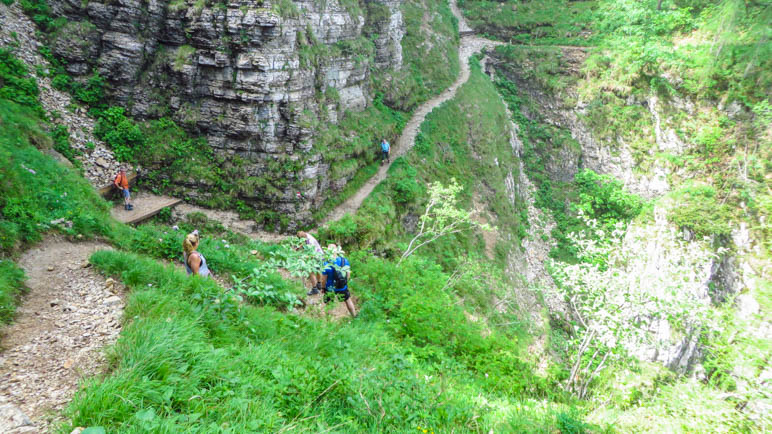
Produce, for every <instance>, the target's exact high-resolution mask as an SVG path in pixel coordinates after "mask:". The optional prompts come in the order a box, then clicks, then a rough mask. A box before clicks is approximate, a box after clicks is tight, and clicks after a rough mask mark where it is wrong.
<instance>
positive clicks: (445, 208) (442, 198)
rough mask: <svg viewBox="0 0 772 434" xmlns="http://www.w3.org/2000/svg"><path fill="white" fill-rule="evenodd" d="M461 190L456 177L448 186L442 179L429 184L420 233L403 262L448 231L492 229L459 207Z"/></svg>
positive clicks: (404, 254) (414, 238) (413, 240)
mask: <svg viewBox="0 0 772 434" xmlns="http://www.w3.org/2000/svg"><path fill="white" fill-rule="evenodd" d="M461 190H462V187H461V186H460V185H459V184H458V183H457V182H456V180H455V179H451V181H450V185H448V186H447V187H446V186H444V185H442V184H441V183H439V182H435V183H432V184H430V185H429V203H427V204H426V210H425V211H424V214H423V215H422V216H421V218H420V220H419V221H420V224H419V226H418V233H417V234H416V235H415V236H414V237H413V239H412V240H410V243H409V244H408V246H407V249H405V252H404V253H402V257H401V258H400V259H399V262H400V263H402V261H404V260H405V259H407V258H408V257H409V256H410V255H412V254H413V253H415V251H416V250H418V249H419V248H421V247H423V246H425V245H427V244H429V243H431V242H433V241H436V240H437V239H439V238H441V237H444V236H446V235H450V234H455V233H458V232H462V231H467V230H471V229H474V228H479V229H482V230H486V231H487V230H491V227H490V226H489V225H488V224H486V223H481V222H477V221H475V220H474V219H473V218H474V214H475V213H474V212H472V211H467V210H465V209H461V208H459V206H458V197H457V196H458V193H460V192H461Z"/></svg>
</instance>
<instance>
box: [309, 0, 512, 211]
mask: <svg viewBox="0 0 772 434" xmlns="http://www.w3.org/2000/svg"><path fill="white" fill-rule="evenodd" d="M450 9H451V11H452V12H453V15H455V16H456V18H458V23H459V24H458V27H459V29H463V30H462V31H471V30H472V29H471V28H470V27H469V26H468V25H467V24H466V21H465V20H464V17H463V16H462V15H461V12H460V11H459V9H458V7H457V6H456V2H455V0H453V1H451V2H450ZM496 45H504V43H503V42H498V41H491V40H489V39H485V38H481V37H479V36H474V35H470V36H463V37H462V38H461V43H460V44H459V47H458V61H459V66H460V68H461V72H460V73H459V75H458V78H456V81H455V82H453V84H452V85H450V87H449V88H447V89H445V90H444V91H443V92H442V93H441V94H439V95H437V96H436V97H434V98H432V99H430V100H429V101H426V102H425V103H423V104H421V105H420V106H419V107H418V108H417V109H416V111H415V112H414V113H413V116H412V117H411V118H410V120H409V121H408V122H407V125H405V129H404V130H402V135H401V136H400V137H399V139H398V140H397V143H396V146H392V150H391V163H389V164H387V165H383V166H381V167H380V168H379V169H378V172H377V173H376V174H375V175H373V177H372V178H370V179H369V180H368V181H367V182H366V183H365V184H364V185H363V186H362V187H361V188H360V189H359V190H357V192H356V193H354V194H353V195H352V196H351V197H350V198H348V199H347V200H346V201H345V202H343V203H342V204H340V205H338V206H337V207H336V208H335V209H334V210H332V211H331V212H330V213H329V214H328V215H327V217H325V219H324V221H323V222H322V224H325V223H328V222H331V221H335V220H338V219H340V218H341V217H343V216H344V215H345V214H354V213H356V211H357V210H358V209H359V207H360V206H362V202H364V200H365V198H367V196H369V195H370V193H372V192H373V190H374V189H375V186H377V185H378V184H380V182H381V181H383V180H384V179H386V173H387V172H388V170H389V167H391V165H392V164H394V160H396V159H397V158H398V157H400V156H402V155H405V153H407V152H408V151H409V150H410V149H412V148H413V145H414V144H415V138H416V136H417V135H418V131H419V129H420V128H421V124H422V123H423V122H424V120H425V119H426V116H427V115H428V114H429V113H431V111H432V110H434V109H435V108H436V107H439V106H440V105H441V104H442V103H444V102H445V101H448V100H450V99H452V98H453V97H454V96H455V95H456V92H457V91H458V89H459V88H460V87H461V86H463V85H464V83H466V82H467V80H469V58H470V57H472V55H474V54H475V53H478V52H480V51H481V50H482V49H484V48H490V47H494V46H496Z"/></svg>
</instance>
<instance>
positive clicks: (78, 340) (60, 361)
mask: <svg viewBox="0 0 772 434" xmlns="http://www.w3.org/2000/svg"><path fill="white" fill-rule="evenodd" d="M109 248H110V247H109V246H107V245H105V244H102V243H96V242H85V243H70V242H66V241H58V240H56V239H53V238H52V239H49V240H48V241H44V242H42V243H41V244H40V245H39V246H37V247H35V248H33V249H30V250H28V251H27V252H26V253H25V254H24V256H22V258H21V260H20V261H19V265H20V266H21V267H22V268H23V269H24V271H25V273H26V274H27V278H28V280H27V286H28V287H29V293H28V294H27V295H26V296H25V297H24V300H23V302H22V304H21V306H20V307H19V309H18V311H17V316H16V318H15V321H14V322H13V323H12V324H11V325H9V326H7V327H6V328H5V329H4V330H2V339H1V340H0V431H2V432H12V433H22V432H36V433H37V432H47V431H49V430H51V429H52V427H53V425H54V424H55V423H56V422H58V421H59V420H58V418H59V417H60V410H61V409H62V408H64V407H65V405H66V404H67V403H68V402H69V401H70V399H71V398H72V396H73V394H74V393H75V391H76V390H77V387H78V382H80V381H81V380H83V379H85V378H89V377H92V376H94V375H98V374H100V373H102V372H103V370H104V368H105V357H104V354H103V353H102V351H101V349H102V348H103V347H105V346H107V345H110V344H112V343H114V342H115V340H116V339H117V337H118V334H119V332H120V330H121V316H122V315H123V306H124V300H123V294H124V287H123V285H122V284H120V283H119V282H114V281H113V280H112V279H105V278H104V277H103V276H102V275H100V274H99V273H97V272H96V270H94V268H93V267H91V266H90V265H89V263H88V258H89V256H90V255H91V253H93V252H95V251H97V250H101V249H109Z"/></svg>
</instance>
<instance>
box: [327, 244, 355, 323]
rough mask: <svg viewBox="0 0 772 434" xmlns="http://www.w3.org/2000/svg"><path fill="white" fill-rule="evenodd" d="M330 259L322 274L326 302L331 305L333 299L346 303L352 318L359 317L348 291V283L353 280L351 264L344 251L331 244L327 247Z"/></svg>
mask: <svg viewBox="0 0 772 434" xmlns="http://www.w3.org/2000/svg"><path fill="white" fill-rule="evenodd" d="M327 252H328V254H330V253H331V255H330V259H329V260H328V261H327V262H325V263H324V266H325V268H324V271H323V272H322V283H323V285H322V286H323V287H324V291H323V292H324V302H325V303H329V302H330V301H332V299H333V298H335V299H337V300H341V299H342V301H343V302H345V303H346V309H348V313H350V314H351V317H352V318H355V317H356V316H357V312H356V309H355V308H354V300H352V299H351V293H350V292H349V290H348V281H349V279H350V278H351V268H350V267H351V264H350V263H349V262H348V259H346V258H344V257H343V253H344V252H343V249H341V248H340V247H338V246H336V245H335V244H330V245H328V246H327Z"/></svg>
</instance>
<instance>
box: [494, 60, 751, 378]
mask: <svg viewBox="0 0 772 434" xmlns="http://www.w3.org/2000/svg"><path fill="white" fill-rule="evenodd" d="M489 54H490V56H491V59H490V60H489V61H488V62H487V73H488V74H489V75H491V76H492V77H494V79H495V76H496V74H501V75H503V76H504V77H506V78H507V79H508V80H510V81H512V82H514V83H515V84H516V86H517V90H518V92H519V93H520V94H521V96H522V97H523V100H524V103H523V104H522V105H521V111H522V114H523V115H524V116H525V118H526V119H529V120H531V121H534V122H540V123H544V124H547V125H551V126H554V127H557V128H559V129H562V130H564V131H566V132H567V133H568V134H570V137H571V138H572V139H573V141H570V140H565V141H562V142H556V143H552V146H553V147H552V148H551V149H548V150H546V151H545V150H541V151H540V152H546V153H547V154H548V155H544V157H545V160H546V167H545V169H546V172H547V174H548V176H549V178H550V179H551V180H552V181H562V182H568V181H571V180H573V178H574V175H575V174H576V173H577V172H578V171H579V170H580V169H582V168H589V169H592V170H594V171H595V172H598V173H605V174H610V175H613V176H614V177H616V178H618V179H620V180H622V181H623V182H624V183H625V186H626V187H627V188H628V189H629V190H631V191H632V192H635V193H636V194H639V195H641V196H643V197H646V198H649V199H656V198H661V197H663V195H665V194H666V193H667V192H668V191H669V190H670V188H671V187H670V185H669V182H668V176H669V175H672V174H673V172H671V171H672V170H673V169H672V167H658V166H657V165H656V164H655V165H653V166H649V167H647V170H643V169H641V167H639V166H640V165H639V163H638V162H637V161H636V158H635V157H634V155H633V153H634V151H635V150H634V149H633V147H632V146H630V144H629V143H626V142H625V141H624V139H622V138H621V134H620V135H619V136H617V137H616V138H615V140H608V139H607V138H603V137H599V134H597V133H596V132H594V131H593V130H592V128H591V126H590V125H588V122H587V120H586V119H587V116H586V115H587V113H588V105H587V104H586V103H582V102H581V98H580V96H579V94H578V92H577V89H576V87H575V86H568V87H566V88H563V89H561V91H560V92H556V91H555V90H554V89H549V88H547V87H546V86H545V85H544V83H540V82H539V80H537V79H534V73H533V71H534V69H535V68H536V66H535V64H534V62H533V61H532V60H530V59H527V58H526V59H525V60H524V61H523V62H522V63H519V62H516V61H513V60H512V58H511V57H510V58H507V57H505V56H501V55H500V53H495V52H493V53H489ZM560 56H561V66H562V69H561V70H560V71H558V72H553V73H559V74H563V75H564V76H566V77H570V76H574V77H576V75H577V74H578V71H579V69H580V67H581V64H582V62H583V61H584V57H585V56H584V52H583V50H581V49H570V48H568V49H564V50H563V52H562V54H561V55H560ZM525 101H528V102H525ZM626 103H627V104H628V105H629V106H633V107H636V108H641V107H642V109H640V112H641V113H645V115H646V116H650V119H647V124H648V125H650V126H651V131H650V137H649V139H650V140H651V144H652V146H651V148H650V149H649V151H648V152H649V153H652V157H653V153H656V152H670V153H673V154H675V155H679V154H682V153H684V152H685V151H686V150H687V145H686V144H684V143H683V141H682V140H681V139H680V138H679V137H678V135H677V134H676V133H675V131H674V130H673V128H672V127H670V126H669V125H670V123H669V119H668V118H669V117H671V116H673V114H674V113H681V114H684V113H685V114H687V115H692V114H694V112H695V107H694V104H691V103H690V102H689V101H685V100H679V99H673V100H670V101H668V102H663V101H660V100H659V99H658V98H657V97H656V96H654V95H652V96H650V97H649V98H647V99H645V100H638V99H635V98H632V97H631V98H629V99H628V101H626ZM630 127H631V128H632V126H630ZM515 128H516V129H517V126H516V127H515ZM513 149H515V150H516V151H517V153H518V155H521V156H522V154H523V152H524V146H523V144H522V142H520V140H518V139H517V137H516V135H515V137H514V140H513ZM651 159H653V158H651ZM676 174H677V173H676ZM512 185H513V187H512V194H517V195H520V196H522V197H524V198H525V202H526V203H531V202H532V197H533V196H534V193H533V191H532V190H533V185H532V183H531V181H530V180H529V179H528V177H527V175H526V171H525V170H522V169H521V177H520V179H519V180H518V182H514V180H513V182H512ZM665 197H668V196H665ZM675 206H678V205H677V204H676V203H673V201H672V200H667V199H662V200H659V201H657V202H656V207H655V209H654V211H653V213H654V216H655V218H654V219H653V220H652V221H636V222H634V223H633V224H632V225H631V226H630V227H629V229H628V232H627V233H628V235H627V240H626V242H625V244H624V248H625V249H629V250H631V251H642V252H646V254H645V256H646V260H645V263H646V264H647V266H651V267H654V268H655V269H664V263H665V262H666V261H667V256H668V255H669V254H670V253H671V252H667V251H664V252H663V251H662V246H661V243H660V239H659V238H658V236H657V235H658V234H662V233H666V232H670V231H675V230H676V229H675V227H673V225H672V224H670V223H669V222H668V221H667V218H666V217H665V215H666V214H667V213H668V211H669V209H670V208H672V207H675ZM528 217H529V222H532V225H533V224H535V226H534V227H535V228H536V233H537V234H538V233H549V232H550V230H551V228H552V227H553V226H554V221H552V217H551V216H549V215H546V214H545V213H543V212H541V210H538V209H536V208H534V207H533V206H529V210H528ZM682 235H683V237H682V238H683V239H685V242H686V243H688V245H689V248H690V249H699V250H700V251H705V252H708V251H712V249H713V248H715V246H716V245H721V244H723V245H732V246H733V247H734V250H736V251H732V250H731V249H729V250H725V249H720V251H721V253H720V254H718V255H716V256H715V257H714V258H713V259H712V260H710V261H709V263H708V264H707V265H706V267H705V269H703V270H700V273H701V275H702V277H703V280H702V282H703V283H702V284H701V285H698V286H699V287H695V288H693V291H692V292H691V293H689V294H687V295H686V296H687V297H688V298H689V299H690V300H691V302H692V303H694V305H695V306H697V305H710V304H713V305H719V304H720V303H723V302H725V301H727V300H730V299H731V298H732V297H733V296H735V295H737V294H738V293H740V291H742V290H743V288H748V287H750V285H751V284H750V283H749V282H750V280H751V276H752V274H753V273H752V272H750V271H749V270H750V268H749V266H748V265H747V263H746V262H744V261H743V260H742V259H741V256H740V254H741V252H748V251H750V250H751V249H753V248H758V246H755V247H754V243H753V242H752V241H751V239H750V236H749V235H747V228H745V225H744V224H743V225H742V226H741V227H740V228H737V229H735V230H734V231H733V233H732V241H729V240H721V239H713V240H712V243H705V242H701V240H696V239H695V236H694V234H691V233H689V232H688V231H687V232H686V233H684V234H682ZM710 245H712V246H713V248H711V247H709V246H710ZM523 247H524V251H523V252H522V253H521V254H519V255H517V254H515V255H512V257H511V258H510V262H511V265H512V266H513V267H514V268H515V269H516V270H518V271H520V272H523V270H524V275H525V276H524V277H525V278H526V280H527V281H528V283H529V284H530V285H531V287H537V288H541V289H542V290H543V292H544V294H545V302H546V305H547V307H548V308H549V310H550V314H551V316H552V318H553V319H565V318H567V316H570V315H571V313H570V308H569V307H568V306H567V305H566V304H565V303H564V302H562V299H561V297H555V291H553V289H554V282H553V281H552V278H551V277H550V275H549V274H548V273H547V271H546V269H545V268H544V262H545V261H546V260H547V258H548V253H549V249H550V245H549V242H548V241H546V240H542V239H539V238H538V237H537V236H536V235H532V237H531V239H526V240H524V241H523ZM649 321H650V323H651V327H650V332H651V342H650V345H643V346H641V347H639V348H637V350H636V352H635V355H636V356H637V357H638V358H639V359H641V360H650V361H655V362H659V363H662V364H663V365H665V366H667V367H669V368H671V369H673V370H675V371H677V372H679V373H687V372H693V373H695V375H697V376H700V375H704V369H703V368H702V367H701V365H700V362H701V359H702V356H703V354H702V349H701V347H700V333H701V329H700V327H701V326H700V325H686V326H685V327H684V329H682V330H679V331H676V330H675V328H674V327H673V326H672V325H671V324H669V322H668V319H667V318H650V319H649Z"/></svg>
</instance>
